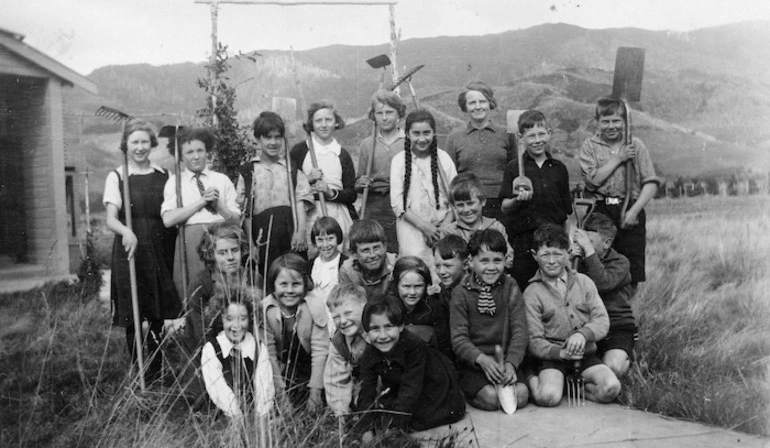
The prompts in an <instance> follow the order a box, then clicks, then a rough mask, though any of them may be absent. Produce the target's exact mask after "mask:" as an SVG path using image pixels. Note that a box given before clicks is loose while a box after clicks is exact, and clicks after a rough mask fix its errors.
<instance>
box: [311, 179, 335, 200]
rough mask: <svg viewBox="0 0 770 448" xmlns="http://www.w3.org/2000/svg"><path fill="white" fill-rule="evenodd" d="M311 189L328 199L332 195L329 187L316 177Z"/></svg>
mask: <svg viewBox="0 0 770 448" xmlns="http://www.w3.org/2000/svg"><path fill="white" fill-rule="evenodd" d="M313 191H316V192H318V194H322V195H324V196H326V199H329V197H330V196H331V195H332V191H331V190H330V189H329V185H328V184H327V183H326V182H324V181H323V180H321V179H318V180H317V181H316V183H314V184H313Z"/></svg>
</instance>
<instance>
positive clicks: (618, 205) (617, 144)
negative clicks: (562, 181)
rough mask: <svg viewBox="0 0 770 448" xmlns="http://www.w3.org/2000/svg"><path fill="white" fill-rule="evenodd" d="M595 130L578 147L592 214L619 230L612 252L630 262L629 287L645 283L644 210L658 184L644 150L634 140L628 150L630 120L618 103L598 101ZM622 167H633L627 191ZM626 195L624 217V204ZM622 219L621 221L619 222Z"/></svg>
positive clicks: (648, 156)
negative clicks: (592, 200) (605, 218)
mask: <svg viewBox="0 0 770 448" xmlns="http://www.w3.org/2000/svg"><path fill="white" fill-rule="evenodd" d="M595 118H596V121H597V122H598V123H599V130H598V132H597V133H596V135H594V136H593V137H591V138H590V139H588V140H586V141H585V142H583V145H582V146H581V147H580V171H581V173H582V175H583V180H584V181H585V184H586V190H587V191H588V192H589V195H590V196H593V197H595V198H596V199H597V201H596V209H595V212H599V213H602V214H605V215H607V216H609V217H610V218H611V219H612V220H613V222H614V223H615V225H616V226H617V228H618V233H617V236H616V237H615V242H614V243H613V245H612V247H613V248H614V249H615V250H617V251H618V252H619V253H621V254H622V255H625V256H626V257H627V258H628V260H629V261H630V262H631V282H632V285H633V286H635V285H636V284H637V283H638V282H643V281H644V280H645V272H644V271H645V269H644V252H645V247H646V241H645V238H646V229H645V221H646V217H645V214H644V207H645V206H646V205H647V203H648V202H650V200H651V199H652V198H653V197H654V196H655V193H656V192H657V191H658V185H660V182H661V181H660V178H659V177H658V176H656V174H655V167H654V166H653V165H652V159H651V158H650V153H649V152H648V151H647V147H646V146H645V145H644V143H642V141H641V140H639V139H638V138H636V137H633V138H632V139H631V140H630V141H631V143H630V144H626V142H625V140H626V138H625V137H626V133H627V132H630V130H629V129H627V125H626V123H628V114H627V110H626V107H625V104H624V103H623V101H622V100H617V99H612V98H601V99H599V100H598V101H597V103H596V113H595ZM626 163H630V164H631V165H632V167H633V170H632V172H633V183H632V188H631V190H630V191H627V190H626V173H627V171H626V169H625V168H624V167H625V165H626ZM626 195H630V202H629V203H628V209H627V210H626V211H625V215H623V214H622V209H623V202H624V199H625V198H626ZM621 216H622V219H621Z"/></svg>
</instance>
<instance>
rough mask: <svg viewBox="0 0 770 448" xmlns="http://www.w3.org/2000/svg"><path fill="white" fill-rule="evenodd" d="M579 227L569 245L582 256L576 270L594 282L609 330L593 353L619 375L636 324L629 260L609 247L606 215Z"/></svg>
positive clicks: (611, 232) (631, 348)
mask: <svg viewBox="0 0 770 448" xmlns="http://www.w3.org/2000/svg"><path fill="white" fill-rule="evenodd" d="M583 229H584V230H580V229H576V230H575V236H574V241H575V245H577V247H575V246H574V245H573V248H575V249H576V250H575V252H576V253H577V254H578V255H579V256H580V257H581V258H582V261H581V262H580V265H579V268H580V272H582V273H584V274H586V275H587V276H589V277H590V278H591V280H593V281H594V284H596V289H598V290H599V296H600V297H601V298H602V301H603V302H604V307H605V308H606V309H607V314H608V315H609V317H610V332H609V334H607V337H606V338H604V339H602V340H601V341H599V342H597V344H596V345H597V347H598V351H597V352H596V355H597V356H598V357H600V358H601V360H602V362H603V363H604V364H606V365H607V366H608V367H609V368H610V369H611V370H612V372H613V373H614V374H615V376H617V377H618V378H621V377H623V376H624V375H625V374H626V372H627V371H628V368H629V367H630V366H631V360H633V357H634V355H633V353H634V335H635V333H636V324H635V319H634V312H633V310H632V308H631V297H632V288H631V271H630V267H631V263H629V261H628V258H626V257H624V256H623V255H621V254H619V253H618V252H616V251H615V249H613V248H612V247H611V246H612V242H613V240H614V239H615V233H616V232H617V228H616V227H615V224H613V223H612V220H611V219H610V218H608V217H607V216H605V215H602V214H601V213H595V214H592V215H591V216H589V217H588V219H586V222H585V223H584V224H583Z"/></svg>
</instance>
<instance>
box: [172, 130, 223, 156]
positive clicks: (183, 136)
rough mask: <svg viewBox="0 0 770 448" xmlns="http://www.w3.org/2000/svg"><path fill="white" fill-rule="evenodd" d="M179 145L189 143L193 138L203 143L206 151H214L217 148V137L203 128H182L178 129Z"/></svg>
mask: <svg viewBox="0 0 770 448" xmlns="http://www.w3.org/2000/svg"><path fill="white" fill-rule="evenodd" d="M178 140H179V146H182V145H184V144H185V143H190V142H193V141H195V140H198V141H199V142H201V143H203V146H205V147H206V152H209V153H211V152H214V151H216V149H217V137H216V136H215V135H214V133H213V132H211V131H209V130H208V129H204V128H183V129H180V130H179V138H178Z"/></svg>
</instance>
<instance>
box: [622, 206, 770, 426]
mask: <svg viewBox="0 0 770 448" xmlns="http://www.w3.org/2000/svg"><path fill="white" fill-rule="evenodd" d="M648 217H649V218H648V236H649V240H648V252H647V274H648V277H647V281H646V282H645V283H643V284H641V286H640V289H639V292H638V296H637V300H638V306H639V309H640V317H641V324H640V326H641V328H640V338H641V340H640V341H639V344H638V346H637V355H638V361H639V362H638V365H637V366H635V368H634V369H632V371H631V374H630V378H629V380H628V381H626V384H625V385H624V386H625V387H624V393H623V396H622V399H623V400H624V401H625V402H627V403H628V404H630V405H632V406H634V407H637V408H641V409H645V410H649V411H653V412H659V413H662V414H666V415H671V416H676V417H683V418H687V419H691V420H696V421H700V422H704V423H709V424H712V425H717V426H722V427H726V428H731V429H736V430H739V431H744V432H749V433H754V434H763V435H768V434H770V293H769V292H770V275H768V274H769V273H770V259H769V258H768V254H770V233H768V222H770V199H769V198H766V197H765V198H757V197H750V198H697V199H679V200H661V201H655V202H654V203H653V204H652V206H651V207H649V211H648Z"/></svg>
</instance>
